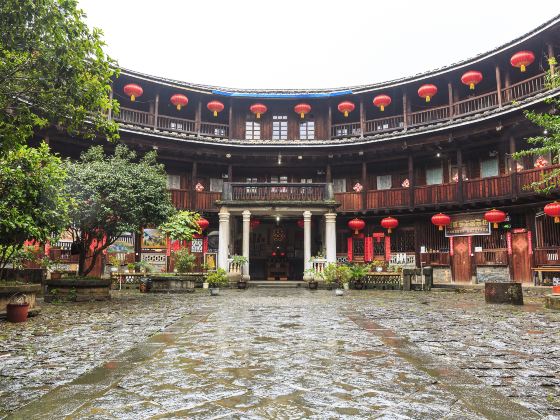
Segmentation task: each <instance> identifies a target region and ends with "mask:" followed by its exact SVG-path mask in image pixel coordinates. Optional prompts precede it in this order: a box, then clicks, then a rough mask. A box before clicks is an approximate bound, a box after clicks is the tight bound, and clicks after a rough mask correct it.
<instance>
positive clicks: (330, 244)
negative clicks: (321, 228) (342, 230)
mask: <svg viewBox="0 0 560 420" xmlns="http://www.w3.org/2000/svg"><path fill="white" fill-rule="evenodd" d="M325 236H326V239H325V241H326V248H327V255H326V257H327V263H331V262H336V213H326V214H325Z"/></svg>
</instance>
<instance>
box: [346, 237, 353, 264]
mask: <svg viewBox="0 0 560 420" xmlns="http://www.w3.org/2000/svg"><path fill="white" fill-rule="evenodd" d="M347 243H348V261H352V257H353V254H352V238H348V242H347Z"/></svg>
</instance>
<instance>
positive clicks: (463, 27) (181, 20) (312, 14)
mask: <svg viewBox="0 0 560 420" xmlns="http://www.w3.org/2000/svg"><path fill="white" fill-rule="evenodd" d="M80 6H81V7H82V8H83V9H84V11H85V12H86V13H87V15H88V23H89V24H90V25H91V26H96V27H98V28H101V29H102V30H103V32H104V33H105V41H106V42H107V44H108V46H107V52H108V53H109V54H110V55H111V56H112V57H113V58H115V59H117V60H118V62H119V64H120V65H121V66H122V67H126V68H130V69H133V70H137V71H141V72H144V73H148V74H153V75H158V76H164V77H169V78H173V79H178V80H182V81H187V82H194V83H205V84H211V85H217V86H225V87H238V88H321V87H339V86H351V85H359V84H364V83H373V82H380V81H384V80H391V79H395V78H399V77H401V76H406V75H412V74H415V73H419V72H424V71H426V70H430V69H434V68H438V67H441V66H444V65H447V64H450V63H453V62H456V61H458V60H462V59H465V58H469V57H472V56H473V55H476V54H479V53H482V52H486V51H488V50H490V49H492V48H494V47H496V46H499V45H501V44H503V43H504V42H507V41H510V40H512V39H513V38H516V37H518V36H520V35H522V34H524V33H526V32H527V31H529V30H531V29H533V28H535V27H536V26H538V25H540V24H541V23H543V22H545V21H547V20H549V19H551V18H552V17H554V16H555V15H557V14H560V1H558V0H544V1H543V0H523V1H519V0H511V1H507V0H500V1H492V0H484V1H481V0H467V1H461V2H459V1H453V0H410V1H404V0H388V1H381V0H377V1H374V0H369V1H368V0H363V1H357V0H337V1H331V0H307V1H306V0H281V1H280V0H276V1H274V0H260V1H257V0H237V1H235V0H204V1H188V0H159V1H155V0H111V1H109V0H80ZM467 6H468V7H467Z"/></svg>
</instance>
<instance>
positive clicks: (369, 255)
mask: <svg viewBox="0 0 560 420" xmlns="http://www.w3.org/2000/svg"><path fill="white" fill-rule="evenodd" d="M364 251H365V253H364V254H365V255H364V261H365V262H371V261H372V260H373V238H372V237H371V236H366V238H365V240H364Z"/></svg>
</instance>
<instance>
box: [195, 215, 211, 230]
mask: <svg viewBox="0 0 560 420" xmlns="http://www.w3.org/2000/svg"><path fill="white" fill-rule="evenodd" d="M197 223H198V226H200V231H201V232H204V231H205V230H206V229H208V226H210V222H209V221H208V220H206V219H205V218H204V217H201V218H200V219H198V222H197Z"/></svg>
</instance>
